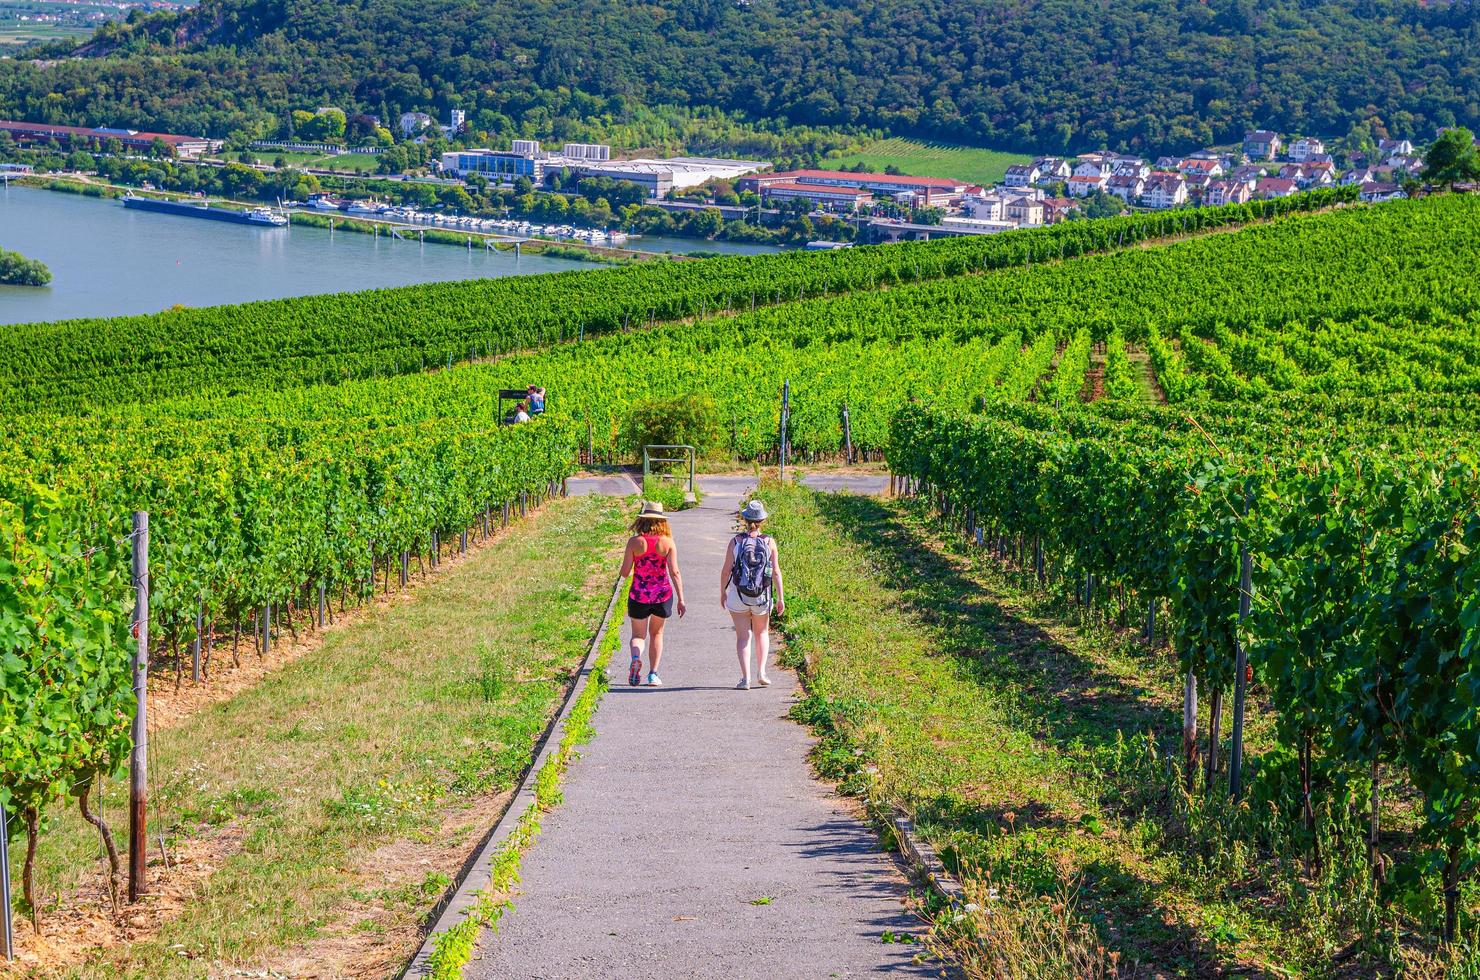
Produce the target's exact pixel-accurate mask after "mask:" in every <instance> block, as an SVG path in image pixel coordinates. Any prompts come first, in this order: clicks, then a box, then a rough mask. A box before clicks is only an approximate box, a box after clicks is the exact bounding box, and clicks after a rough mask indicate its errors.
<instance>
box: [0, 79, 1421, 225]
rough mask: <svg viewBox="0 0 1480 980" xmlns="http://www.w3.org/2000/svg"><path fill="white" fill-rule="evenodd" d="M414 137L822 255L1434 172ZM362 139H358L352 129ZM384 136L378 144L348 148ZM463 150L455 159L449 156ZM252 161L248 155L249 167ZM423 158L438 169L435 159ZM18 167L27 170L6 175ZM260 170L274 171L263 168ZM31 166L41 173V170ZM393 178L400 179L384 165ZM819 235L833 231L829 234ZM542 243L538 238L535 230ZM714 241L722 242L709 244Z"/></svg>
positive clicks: (1349, 165) (1389, 192) (529, 179)
mask: <svg viewBox="0 0 1480 980" xmlns="http://www.w3.org/2000/svg"><path fill="white" fill-rule="evenodd" d="M294 115H295V117H301V118H300V119H299V121H298V126H297V131H296V132H295V131H294V129H293V127H291V126H290V127H289V130H288V132H287V133H285V134H284V135H285V136H286V137H287V138H275V139H264V140H257V141H254V142H252V143H251V144H250V146H251V148H252V149H253V150H256V151H280V152H300V153H319V154H326V155H328V156H330V157H333V156H336V155H339V154H344V153H351V154H353V153H362V154H363V153H368V154H375V155H379V154H381V153H385V152H387V149H388V148H389V147H391V146H393V145H394V144H393V142H392V134H391V133H390V132H389V131H388V130H387V129H386V128H385V127H384V126H383V125H382V122H381V120H380V119H379V118H378V117H374V116H366V115H356V116H354V117H350V118H348V119H347V118H346V115H345V114H344V113H343V111H342V110H339V109H335V108H333V107H320V108H319V109H318V110H317V111H316V112H313V113H310V112H306V111H304V112H299V113H295V114H294ZM391 122H392V124H393V125H395V127H396V129H398V130H399V133H398V135H399V136H400V137H401V140H403V141H405V142H407V143H416V144H422V145H423V146H424V147H425V149H426V151H428V153H429V154H430V156H429V158H427V159H428V164H429V167H428V169H429V170H430V172H431V175H430V176H429V177H423V178H418V179H421V180H428V181H432V182H435V183H439V184H453V185H455V186H464V185H466V186H469V187H470V188H471V187H472V185H474V184H477V185H478V186H482V187H486V186H495V185H496V186H499V187H503V188H519V189H520V190H519V193H521V194H524V193H528V192H532V191H545V190H553V191H556V192H562V193H569V188H571V187H573V186H575V182H576V181H579V180H583V179H588V178H595V179H598V180H599V181H600V182H601V186H602V187H613V186H617V185H622V186H625V185H629V184H630V185H632V187H631V188H630V190H631V200H632V201H633V202H634V203H641V204H645V205H649V206H651V207H653V208H657V209H660V210H661V211H666V212H669V213H670V214H672V215H678V216H683V215H692V214H693V213H695V212H696V211H699V210H713V211H717V212H718V216H719V218H720V219H722V221H723V222H725V223H733V224H734V225H735V226H738V225H739V224H744V223H754V224H756V225H768V226H773V227H774V226H775V225H777V224H778V223H780V222H782V221H785V220H791V221H797V220H799V219H800V217H801V216H804V215H807V214H811V215H813V216H814V218H815V217H816V216H818V215H827V216H829V218H830V221H828V222H822V224H826V225H827V227H828V229H829V232H828V237H831V238H833V239H845V240H844V241H839V240H832V241H815V242H812V243H811V245H812V246H813V247H817V248H823V247H840V246H842V245H844V244H847V241H846V240H856V241H859V242H887V241H899V240H921V239H930V238H938V237H950V236H959V235H984V234H994V233H997V232H1002V231H1009V230H1012V229H1016V228H1027V227H1034V226H1039V225H1048V224H1054V223H1056V222H1059V221H1064V220H1067V219H1070V218H1074V217H1093V216H1100V215H1106V214H1114V213H1119V212H1121V211H1123V210H1125V209H1127V208H1138V209H1150V210H1162V209H1169V208H1180V207H1196V206H1217V205H1226V204H1241V203H1245V202H1248V201H1253V200H1263V199H1270V198H1280V197H1288V196H1290V195H1292V194H1295V193H1297V192H1299V191H1303V190H1309V189H1314V188H1321V187H1330V186H1333V185H1340V186H1351V185H1355V186H1356V187H1357V188H1358V194H1359V196H1360V198H1361V200H1363V201H1367V202H1377V201H1385V200H1390V199H1392V198H1398V197H1403V196H1405V192H1404V189H1403V184H1404V183H1405V182H1407V181H1410V180H1412V179H1414V178H1416V177H1417V176H1418V175H1419V173H1420V172H1421V171H1422V169H1423V159H1422V157H1421V156H1420V154H1419V153H1418V151H1417V150H1415V148H1414V145H1413V144H1412V143H1411V142H1410V141H1409V140H1406V139H1383V140H1381V141H1379V142H1378V143H1377V144H1376V146H1375V148H1374V149H1373V150H1372V152H1369V153H1365V154H1364V153H1346V154H1344V162H1345V164H1346V168H1345V169H1344V170H1342V169H1338V167H1337V165H1336V160H1335V159H1334V157H1333V155H1332V154H1331V153H1329V152H1327V147H1326V144H1325V143H1324V142H1323V141H1322V140H1320V139H1318V138H1315V137H1310V136H1301V137H1292V138H1289V139H1287V138H1286V137H1285V136H1283V135H1281V134H1280V133H1276V132H1272V131H1269V130H1263V129H1260V130H1253V131H1251V132H1248V133H1246V134H1245V135H1244V138H1243V140H1242V142H1241V143H1239V144H1238V145H1237V146H1234V147H1222V148H1209V149H1204V150H1199V151H1197V152H1195V153H1191V154H1189V155H1187V156H1182V157H1174V156H1163V157H1159V158H1157V159H1156V160H1154V161H1150V160H1146V159H1144V158H1142V157H1139V156H1133V155H1128V154H1123V153H1115V152H1110V151H1108V150H1102V151H1097V152H1089V153H1081V154H1079V155H1077V156H1074V157H1057V156H1040V157H1037V158H1035V159H1033V160H1032V161H1030V162H1028V163H1022V164H1017V165H1014V166H1010V167H1008V168H1007V171H1006V173H1005V175H1004V177H1003V179H1002V181H1001V182H1000V183H999V184H997V185H995V186H981V185H978V184H974V183H971V182H969V181H964V180H959V179H952V178H944V177H923V176H912V175H908V174H903V173H898V172H892V171H891V172H888V173H863V172H857V171H853V170H846V169H841V170H833V169H792V170H783V171H777V170H774V169H773V164H772V163H770V162H768V161H765V160H745V159H726V158H718V157H699V156H680V157H665V158H658V157H633V158H626V159H623V158H621V157H620V156H619V155H616V154H614V153H613V151H612V148H611V147H610V146H608V145H606V144H602V143H565V144H564V145H563V146H561V148H560V149H559V150H554V149H545V148H543V147H542V146H541V145H540V143H539V142H538V141H536V140H514V141H513V142H512V145H511V146H510V148H509V149H499V150H495V149H480V148H466V149H457V148H455V147H456V146H457V144H458V142H459V141H460V140H461V139H462V138H464V137H465V136H466V133H467V127H466V117H465V115H464V114H463V113H462V112H461V111H459V110H452V112H451V113H450V115H449V118H448V120H447V122H446V123H445V124H439V123H438V122H437V121H436V120H434V119H433V118H432V117H431V116H430V115H427V114H426V113H421V112H408V113H403V114H401V115H400V116H399V118H396V119H393V120H392V121H391ZM347 129H348V130H353V132H347ZM356 133H360V134H362V135H363V133H370V134H372V135H373V136H374V139H354V138H350V139H346V137H347V136H350V137H353V136H354V135H355V134H356ZM0 134H3V135H6V136H9V137H10V138H11V139H12V140H14V141H15V142H16V143H17V144H19V145H23V146H24V145H27V144H29V145H35V146H41V145H61V146H70V147H72V148H74V149H76V148H79V147H81V148H91V149H93V150H103V149H104V148H105V147H108V146H113V147H117V148H118V152H121V153H135V154H148V155H152V156H172V157H175V158H177V159H186V160H189V159H195V160H200V159H202V158H205V157H207V156H209V155H211V154H217V153H220V152H221V151H222V149H223V148H222V144H221V143H220V142H219V141H215V140H207V139H205V138H203V137H189V136H180V135H174V134H167V133H148V132H137V131H134V130H129V129H119V128H96V129H88V128H83V127H73V126H60V125H51V124H39V123H26V122H15V121H0ZM448 143H450V144H451V145H452V147H454V148H449V149H446V150H445V151H444V150H443V149H442V147H445V146H447V144H448ZM243 158H244V159H246V157H245V156H244V157H243ZM424 158H425V157H424ZM4 166H6V167H17V166H22V165H21V164H5V165H4ZM253 166H254V167H256V168H257V169H262V170H269V169H272V168H269V167H267V166H266V165H265V164H262V163H254V164H253ZM27 169H29V168H27ZM382 172H389V171H386V170H384V168H382ZM321 197H322V200H319V201H315V202H313V203H314V205H315V206H323V205H325V204H326V203H327V204H330V205H332V206H333V207H337V208H342V209H346V210H347V209H350V208H352V207H354V208H358V209H359V211H361V212H366V211H369V210H373V209H375V208H377V207H380V208H385V207H386V206H385V205H376V204H374V203H373V202H371V203H366V202H362V201H354V200H348V199H346V200H336V199H332V198H329V196H328V195H321ZM822 230H823V229H822V228H821V227H819V228H818V231H819V233H820V232H822ZM536 231H538V229H536ZM710 233H712V232H710Z"/></svg>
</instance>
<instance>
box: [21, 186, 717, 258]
mask: <svg viewBox="0 0 1480 980" xmlns="http://www.w3.org/2000/svg"><path fill="white" fill-rule="evenodd" d="M16 183H17V184H19V185H21V186H24V187H32V188H37V189H40V190H49V191H57V192H59V193H66V194H78V195H81V196H84V197H94V198H120V197H123V195H124V194H126V193H130V192H132V193H134V194H142V195H147V196H150V197H158V198H163V199H166V200H189V199H190V197H189V195H186V194H179V193H175V192H172V191H159V190H148V191H141V190H139V189H138V188H134V187H128V186H125V185H121V184H112V183H108V182H106V181H101V180H96V179H92V178H77V177H53V176H45V175H34V176H28V177H23V178H21V179H20V180H18V181H16ZM206 200H208V201H210V202H211V203H212V204H219V205H228V206H231V207H239V208H249V207H257V206H259V205H258V204H256V203H254V202H246V201H237V200H234V199H231V198H219V197H211V198H207V199H206ZM287 214H288V218H289V221H290V222H291V223H293V224H295V225H304V226H308V227H315V228H324V229H327V230H330V231H349V232H355V233H357V234H367V235H371V236H372V237H380V236H384V237H386V238H388V239H393V240H406V239H411V240H415V241H416V242H417V243H418V244H422V243H431V244H437V245H455V246H458V247H460V248H473V249H476V248H485V249H489V250H495V249H496V250H498V251H503V252H515V251H517V252H518V253H520V254H529V255H544V256H547V257H550V258H561V259H569V260H571V261H575V262H594V263H600V264H604V265H626V264H629V263H633V262H652V261H666V260H683V261H687V260H689V259H691V258H694V257H695V256H690V255H688V254H685V253H682V252H675V251H672V250H668V251H663V252H656V251H647V250H643V249H632V248H611V247H607V246H602V245H588V244H584V243H581V242H556V241H550V240H549V239H544V238H522V239H518V247H517V249H516V246H515V240H514V239H511V238H510V237H509V236H507V235H498V234H489V233H487V232H478V231H461V230H453V229H450V228H436V227H424V226H421V225H413V224H406V223H403V222H395V221H386V220H384V219H377V218H362V217H351V216H348V215H345V214H333V213H323V212H317V211H299V210H290V211H288V212H287ZM685 244H687V243H685ZM714 247H715V243H714V242H711V241H708V240H705V239H696V240H694V242H693V248H692V249H691V251H694V252H701V253H704V252H709V251H712V250H714Z"/></svg>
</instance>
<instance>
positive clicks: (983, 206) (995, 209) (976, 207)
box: [961, 194, 1007, 221]
mask: <svg viewBox="0 0 1480 980" xmlns="http://www.w3.org/2000/svg"><path fill="white" fill-rule="evenodd" d="M1006 204H1007V200H1006V198H1004V197H1003V196H1002V195H1001V194H979V195H978V194H973V195H970V196H969V197H966V198H964V199H963V200H962V201H961V210H962V211H963V212H965V214H966V216H967V217H968V218H972V219H974V220H978V221H1001V220H1003V217H1002V216H1003V208H1004V207H1005V205H1006Z"/></svg>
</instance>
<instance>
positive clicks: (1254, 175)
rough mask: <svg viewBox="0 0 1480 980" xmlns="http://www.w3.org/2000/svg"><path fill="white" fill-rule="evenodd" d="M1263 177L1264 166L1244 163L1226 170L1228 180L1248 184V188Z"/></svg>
mask: <svg viewBox="0 0 1480 980" xmlns="http://www.w3.org/2000/svg"><path fill="white" fill-rule="evenodd" d="M1263 178H1264V168H1263V167H1257V166H1255V165H1253V164H1251V163H1246V164H1244V165H1243V166H1240V167H1234V168H1233V169H1232V170H1230V171H1229V172H1228V179H1229V180H1237V181H1240V182H1241V183H1245V184H1248V185H1249V187H1250V188H1253V186H1254V185H1255V184H1256V183H1258V182H1259V181H1260V180H1262V179H1263Z"/></svg>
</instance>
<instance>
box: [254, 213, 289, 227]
mask: <svg viewBox="0 0 1480 980" xmlns="http://www.w3.org/2000/svg"><path fill="white" fill-rule="evenodd" d="M247 221H248V222H249V223H250V224H254V225H272V226H274V227H276V228H281V227H282V226H283V225H285V224H287V223H288V218H287V216H286V215H282V214H278V213H277V212H276V211H274V210H272V209H271V208H252V209H250V210H249V211H247Z"/></svg>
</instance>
